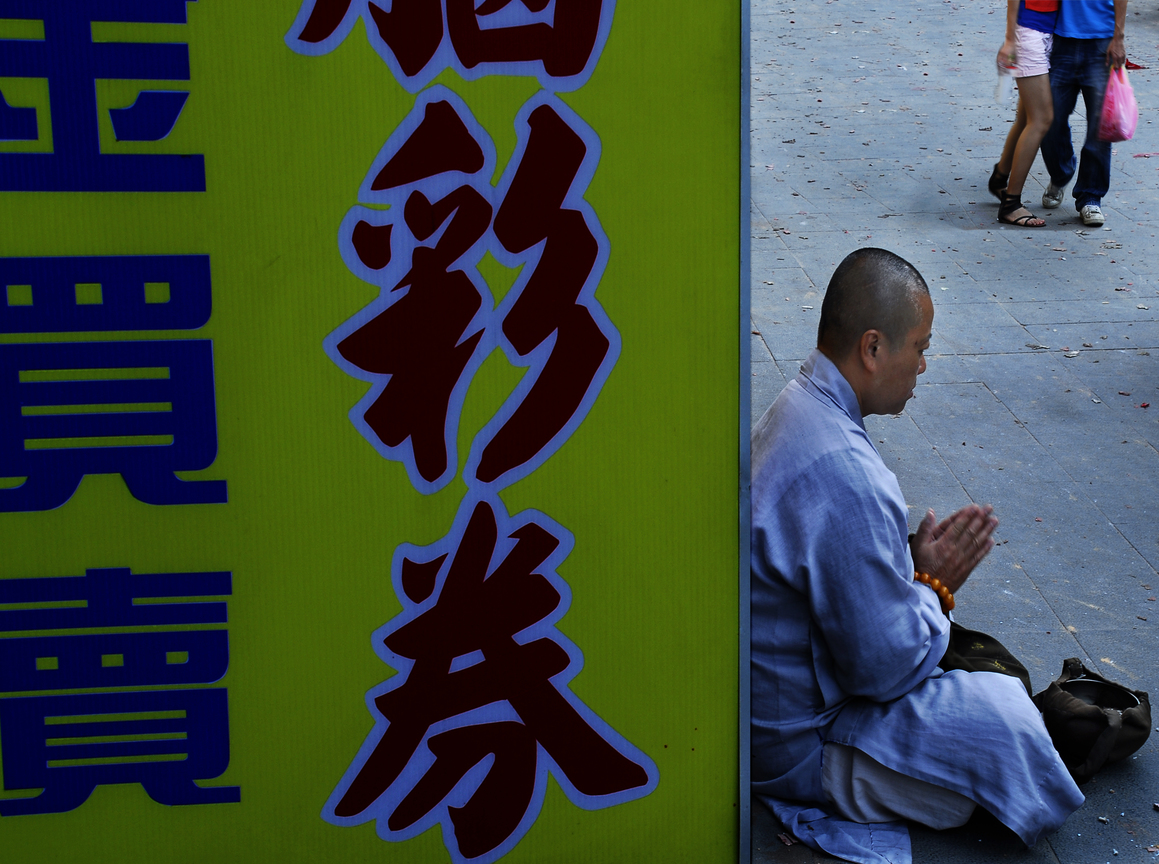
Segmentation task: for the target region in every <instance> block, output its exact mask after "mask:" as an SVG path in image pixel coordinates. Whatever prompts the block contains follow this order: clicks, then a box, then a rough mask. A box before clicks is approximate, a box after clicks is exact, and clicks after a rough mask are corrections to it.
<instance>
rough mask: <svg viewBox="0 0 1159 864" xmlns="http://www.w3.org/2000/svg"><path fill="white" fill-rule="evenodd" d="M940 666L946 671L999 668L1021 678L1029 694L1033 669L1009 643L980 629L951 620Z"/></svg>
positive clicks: (994, 669)
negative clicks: (969, 627) (970, 627)
mask: <svg viewBox="0 0 1159 864" xmlns="http://www.w3.org/2000/svg"><path fill="white" fill-rule="evenodd" d="M938 665H939V666H940V667H942V669H943V670H944V671H946V672H949V671H950V670H952V669H963V670H965V671H966V672H1000V673H1001V674H1003V675H1010V676H1011V677H1013V678H1017V679H1018V680H1019V681H1021V682H1022V686H1023V687H1025V688H1026V695H1027V696H1029V695H1030V692H1031V691H1030V673H1029V672H1027V671H1026V667H1025V666H1023V665H1022V663H1021V662H1020V661H1019V659H1018V658H1017V657H1015V656H1014V655H1013V654H1011V653H1010V652H1009V651H1008V650H1006V646H1005V645H1003V644H1002V643H1001V642H999V641H998V640H997V639H995V638H994V637H993V636H991V635H990V634H989V633H983V632H982V631H980V630H967V629H966V628H965V627H962V626H961V625H959V624H957V623H955V622H953V621H951V622H950V644H949V645H948V646H947V647H946V654H945V656H944V657H942V660H941V662H940V663H938Z"/></svg>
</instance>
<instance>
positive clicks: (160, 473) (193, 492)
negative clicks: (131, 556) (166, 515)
mask: <svg viewBox="0 0 1159 864" xmlns="http://www.w3.org/2000/svg"><path fill="white" fill-rule="evenodd" d="M216 456H217V414H216V409H215V406H214V396H213V343H212V341H211V340H208V339H189V340H164V341H161V340H157V341H148V342H146V341H142V342H77V343H68V344H50V343H38V344H9V345H0V477H24V478H25V480H24V482H23V484H22V485H20V486H18V487H16V488H12V489H0V511H17V510H19V511H26V510H50V509H53V508H55V507H59V506H60V505H62V504H64V503H65V502H66V501H68V499H69V498H70V497H72V494H73V493H74V492H75V491H76V488H77V486H78V485H79V484H80V481H81V478H82V477H83V476H84V475H85V474H108V473H114V474H120V475H121V476H122V477H123V478H124V480H125V485H127V486H128V487H129V491H130V492H131V493H132V494H133V496H134V497H135V498H137V499H138V500H140V501H144V502H145V503H146V504H211V503H224V502H225V501H226V484H225V481H224V480H200V481H197V480H192V481H190V480H181V479H180V478H178V477H177V476H176V475H175V474H174V473H173V472H174V471H198V470H201V469H203V468H208V467H209V466H210V465H211V464H212V463H213V460H214V459H215V458H216Z"/></svg>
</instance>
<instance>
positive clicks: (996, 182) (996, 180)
mask: <svg viewBox="0 0 1159 864" xmlns="http://www.w3.org/2000/svg"><path fill="white" fill-rule="evenodd" d="M1009 182H1010V174H1009V173H1006V174H1003V173H1002V172H1001V171H999V170H998V163H997V162H995V163H994V171H993V173H991V174H990V182H989V183H988V184H987V186H988V187H989V189H990V194H991V195H993V196H994V197H995V198H997V199H998V200H999V201H1001V200H1002V193H1004V192H1005V191H1006V184H1007V183H1009Z"/></svg>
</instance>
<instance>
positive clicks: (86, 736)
mask: <svg viewBox="0 0 1159 864" xmlns="http://www.w3.org/2000/svg"><path fill="white" fill-rule="evenodd" d="M0 748H2V749H3V751H4V787H5V789H6V790H9V791H11V790H14V789H43V790H44V791H43V792H41V793H40V794H39V795H37V796H35V797H31V798H5V799H0V816H17V815H22V814H30V813H62V812H64V811H66V810H72V809H74V808H76V807H79V806H80V805H81V804H83V803H84V802H85V801H86V800H87V799H88V797H89V795H91V794H92V791H93V789H95V788H96V787H97V785H98V784H101V783H140V784H141V785H142V786H144V787H145V791H146V792H148V793H149V797H150V798H152V799H153V800H154V801H156V802H157V803H158V804H221V803H228V802H234V801H240V800H241V790H240V789H239V788H238V787H237V786H208V787H207V786H198V785H197V784H196V783H195V782H194V780H195V779H196V780H207V779H211V778H213V777H220V776H221V775H222V774H223V773H225V769H226V768H228V767H229V707H228V703H227V701H226V691H225V689H224V688H213V689H203V690H155V691H146V692H143V693H88V694H82V695H76V696H74V695H68V696H28V697H17V698H10V699H0Z"/></svg>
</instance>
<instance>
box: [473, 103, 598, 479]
mask: <svg viewBox="0 0 1159 864" xmlns="http://www.w3.org/2000/svg"><path fill="white" fill-rule="evenodd" d="M515 128H516V131H517V132H518V133H519V141H518V144H517V145H516V147H515V155H513V156H512V157H511V161H510V162H509V163H508V164H507V168H506V170H505V171H504V174H503V178H502V179H501V180H500V181H499V189H498V191H497V193H496V195H497V197H498V198H499V200H500V201H501V203H500V204H499V207H498V212H497V213H496V215H495V222H494V243H493V244H492V252H493V254H494V255H495V257H496V258H497V259H498V260H499V261H500V262H502V263H503V264H506V265H507V266H508V267H522V268H523V269H522V270H521V271H520V276H519V279H518V280H517V281H516V283H515V285H514V286H513V287H512V289H511V291H510V292H508V294H507V296H506V297H504V299H503V303H502V304H501V305H500V307H499V309H498V311H497V314H498V315H499V316H501V318H502V321H503V326H502V339H501V340H500V344H501V345H502V346H503V350H504V352H505V353H506V354H507V357H508V359H509V360H510V361H511V362H512V363H514V364H516V365H520V366H529V367H530V369H529V371H528V372H527V373H526V374H525V375H524V376H523V379H522V380H521V381H520V383H519V386H518V387H516V389H515V392H514V393H513V394H512V395H511V398H509V399H508V400H507V402H506V403H505V404H504V405H503V407H502V408H501V409H500V410H499V412H498V414H497V415H496V416H495V419H493V420H492V421H491V422H490V423H488V424H487V426H486V427H484V429H483V431H482V432H480V433H479V435H478V437H477V438H476V439H475V443H474V445H473V447H472V452H471V456H470V458H469V459H468V460H467V466H466V470H465V471H464V474H465V476H466V478H467V479H468V482H469V483H470V482H473V481H474V482H477V483H482V484H495V485H496V486H506V485H508V484H510V483H512V482H513V481H515V480H517V479H519V478H520V477H523V476H526V475H527V474H530V473H531V472H532V471H534V470H535V469H536V468H537V467H538V466H539V465H540V464H541V463H542V462H543V461H544V460H545V459H546V458H547V457H548V456H550V455H551V454H552V453H554V452H555V451H556V450H557V449H558V448H559V446H560V445H561V444H562V443H563V442H564V441H566V440H567V439H568V438H570V437H571V435H572V433H574V432H575V430H576V429H577V428H578V427H579V425H580V423H582V422H583V419H584V418H585V417H586V416H587V413H588V410H589V409H590V408H591V406H592V404H593V403H594V402H595V401H596V397H597V396H598V395H599V393H600V390H601V389H602V388H603V386H604V382H605V381H606V380H607V378H608V375H609V374H610V373H611V370H612V366H613V365H615V362H616V359H617V358H618V357H619V354H620V337H619V333H618V332H617V331H616V328H615V327H613V326H612V322H611V321H610V320H609V319H608V316H607V315H606V314H605V313H604V310H603V308H602V307H601V306H600V304H599V303H598V302H597V301H596V299H595V291H596V287H597V286H598V285H599V282H600V278H601V277H602V276H603V272H604V267H605V265H606V264H607V260H608V239H607V237H606V236H605V235H604V233H603V231H602V230H601V229H600V223H599V220H598V219H596V214H595V211H593V210H592V208H591V205H589V204H588V203H587V202H586V201H585V200H584V199H583V195H584V192H585V191H586V190H587V187H588V183H590V182H591V178H592V176H593V175H594V174H595V170H596V164H597V163H598V162H599V158H600V142H599V138H597V137H596V135H595V133H594V132H592V130H591V129H590V128H588V126H587V124H585V123H584V122H583V121H582V120H580V119H579V117H578V116H576V115H575V114H573V113H572V112H570V111H569V110H568V109H567V108H566V106H564V104H563V103H562V102H560V101H559V100H558V99H556V98H555V97H553V96H550V95H548V94H546V93H540V94H538V95H537V96H534V97H532V98H531V99H530V100H529V101H528V102H527V103H526V104H525V105H524V106H523V107H522V108H521V109H520V110H519V114H518V115H517V117H516V121H515Z"/></svg>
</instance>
